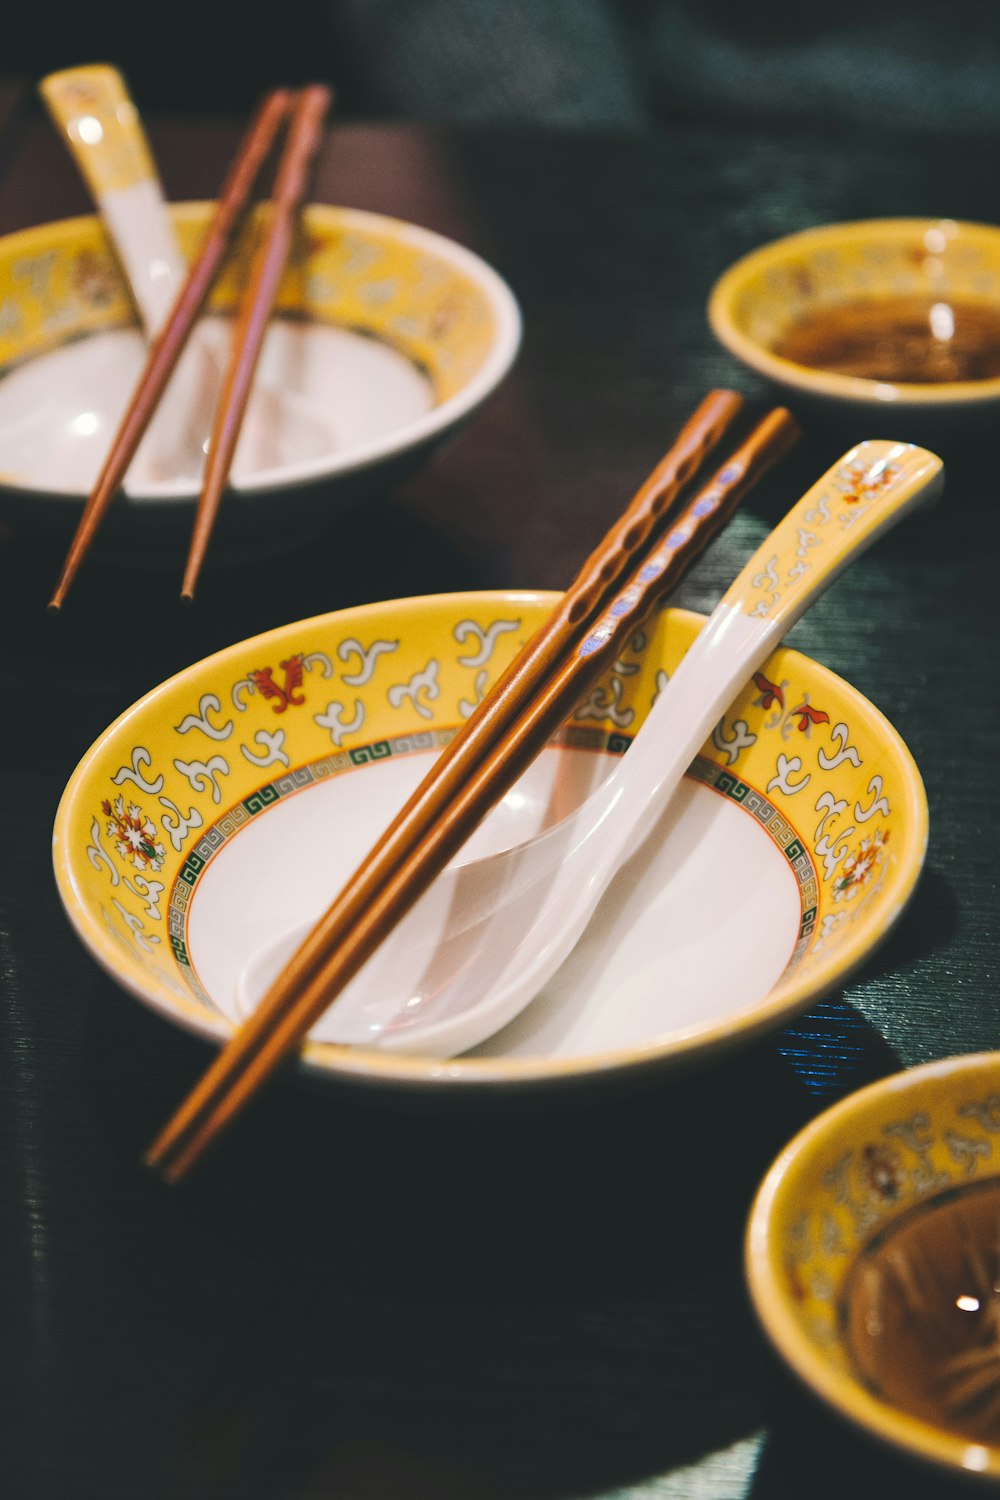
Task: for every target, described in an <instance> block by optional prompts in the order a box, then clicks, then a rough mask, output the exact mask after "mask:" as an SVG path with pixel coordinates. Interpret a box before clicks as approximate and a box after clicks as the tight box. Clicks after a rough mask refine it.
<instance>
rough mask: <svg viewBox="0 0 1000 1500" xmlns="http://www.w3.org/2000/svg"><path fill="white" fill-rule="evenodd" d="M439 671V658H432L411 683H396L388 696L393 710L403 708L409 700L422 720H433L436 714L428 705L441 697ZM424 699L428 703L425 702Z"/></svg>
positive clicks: (414, 676) (412, 678) (413, 677)
mask: <svg viewBox="0 0 1000 1500" xmlns="http://www.w3.org/2000/svg"><path fill="white" fill-rule="evenodd" d="M439 670H440V664H439V663H438V661H437V658H436V657H431V659H430V661H429V662H428V663H427V665H426V667H424V668H423V670H422V671H420V672H414V674H413V676H412V677H411V678H410V680H409V682H397V683H395V684H394V685H393V686H392V687H391V688H390V689H389V691H388V693H387V695H386V696H387V697H388V699H389V702H390V703H391V704H392V706H393V708H401V707H402V706H403V704H404V703H405V702H406V700H407V699H409V700H410V702H411V703H412V704H413V707H414V708H415V709H416V711H417V713H418V714H419V715H420V716H421V718H423V719H432V718H433V717H434V712H433V710H432V709H431V708H430V707H428V704H430V703H433V701H434V700H435V698H439V697H440V696H441V685H440V683H439V682H438V672H439ZM424 699H426V700H427V701H426V702H425V701H424Z"/></svg>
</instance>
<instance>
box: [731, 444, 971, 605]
mask: <svg viewBox="0 0 1000 1500" xmlns="http://www.w3.org/2000/svg"><path fill="white" fill-rule="evenodd" d="M942 478H943V465H942V463H941V460H940V459H939V458H938V457H937V456H936V454H933V453H930V452H928V451H927V449H925V448H918V447H915V446H914V445H913V444H912V443H893V442H887V441H877V440H869V441H867V442H863V443H859V444H858V445H857V447H856V448H852V449H851V450H850V452H848V453H846V454H845V455H844V457H843V458H842V459H841V460H840V462H839V463H837V464H836V465H834V467H833V468H832V469H830V470H829V471H828V472H827V473H826V474H824V476H823V478H822V479H821V480H819V482H818V483H817V484H815V485H813V487H812V489H810V490H808V491H807V493H806V494H805V495H803V497H802V499H801V500H800V501H799V502H798V503H797V504H796V505H794V506H793V507H792V509H791V510H790V511H789V512H788V515H787V516H785V518H784V520H783V521H781V522H779V524H778V525H777V526H776V527H775V529H774V531H772V532H771V534H770V536H769V537H768V539H767V542H766V543H765V545H764V547H763V548H762V549H760V550H759V551H758V552H756V553H755V554H754V556H753V557H752V558H751V559H750V561H749V562H748V563H747V565H746V567H745V568H744V569H743V571H742V572H741V573H740V575H739V577H738V578H737V579H736V580H735V582H734V583H733V584H732V585H731V587H730V588H729V589H728V590H727V592H726V594H725V597H724V599H723V603H724V604H727V605H729V606H730V608H732V609H738V610H740V611H742V612H743V613H744V614H746V615H748V616H749V617H750V618H751V619H759V620H766V621H767V622H768V624H769V625H773V626H774V627H776V629H779V630H780V633H781V634H784V633H785V632H786V631H787V630H789V629H790V627H791V626H792V625H793V624H794V622H795V621H796V620H797V619H798V618H799V616H800V615H801V614H802V613H803V611H804V610H806V609H807V608H808V607H809V605H810V604H811V603H812V601H813V599H814V598H815V597H816V596H817V594H818V593H819V592H820V591H821V590H822V589H824V588H826V587H827V585H828V584H829V583H830V580H831V579H832V578H834V577H836V575H837V574H838V573H839V572H840V571H841V569H842V568H844V567H846V565H847V563H848V562H849V561H850V560H851V559H853V558H854V557H856V556H857V555H858V553H859V551H861V550H863V549H864V548H865V547H867V546H868V545H869V544H870V543H871V542H873V541H874V540H875V538H876V537H877V536H878V535H879V534H880V533H881V532H883V531H885V530H886V529H887V528H888V527H889V526H892V525H894V524H895V522H896V521H897V520H898V519H899V518H900V516H901V515H902V513H903V512H904V511H906V510H907V509H909V508H910V507H911V506H915V505H921V504H925V503H928V502H929V501H931V500H932V499H934V498H935V496H936V494H937V492H938V490H939V488H940V485H941V482H942Z"/></svg>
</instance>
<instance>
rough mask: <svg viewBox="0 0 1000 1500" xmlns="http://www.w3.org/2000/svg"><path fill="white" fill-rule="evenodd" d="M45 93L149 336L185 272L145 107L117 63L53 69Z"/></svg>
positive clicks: (43, 88) (43, 85) (43, 86)
mask: <svg viewBox="0 0 1000 1500" xmlns="http://www.w3.org/2000/svg"><path fill="white" fill-rule="evenodd" d="M38 89H39V93H40V94H41V96H42V98H43V99H44V101H45V104H46V106H47V108H48V110H49V113H50V114H51V116H52V118H53V120H54V121H55V123H56V125H57V126H58V127H59V129H60V130H61V131H62V133H63V135H64V136H65V138H66V142H67V144H68V146H69V149H70V151H71V152H72V154H73V157H74V159H75V161H76V164H77V166H78V167H79V168H80V172H81V173H82V175H83V178H84V180H85V182H86V183H87V186H88V187H89V189H90V192H91V195H92V197H93V198H94V201H95V202H96V203H97V204H98V206H99V207H100V210H101V213H102V215H103V216H104V218H105V219H106V220H107V222H108V225H109V227H110V228H111V230H112V233H113V234H114V237H115V240H116V245H117V249H118V253H119V255H122V254H123V247H125V253H126V254H127V257H128V262H129V263H128V264H127V265H126V267H125V270H126V274H127V275H128V278H129V281H130V283H131V286H132V291H133V294H134V296H135V299H136V302H137V303H138V305H139V311H140V313H141V315H142V320H143V324H144V325H145V329H146V334H147V336H148V337H152V336H153V334H155V333H156V332H157V330H158V329H159V328H160V327H161V325H162V324H163V322H164V320H165V319H166V317H167V315H168V314H169V312H170V308H171V306H172V303H173V299H174V296H175V294H176V292H177V288H178V287H179V285H180V282H181V279H182V278H183V276H184V273H185V269H186V267H185V263H184V259H183V257H182V256H181V253H180V250H179V249H178V246H177V242H176V240H175V239H174V235H173V229H172V227H171V225H170V221H169V219H168V218H167V215H166V211H165V207H164V203H163V190H162V188H161V186H160V179H159V175H158V173H157V170H156V165H155V163H154V160H153V154H152V152H151V150H150V148H149V142H148V141H147V139H146V133H145V131H144V130H143V128H142V121H141V120H140V118H139V112H138V110H137V109H136V107H135V105H134V104H133V102H132V100H131V99H130V98H129V93H128V89H127V87H126V85H125V80H124V79H123V78H122V76H121V74H120V73H119V72H118V71H117V69H115V68H112V67H109V66H106V65H104V64H101V65H95V66H93V67H86V68H67V69H65V70H64V71H63V72H60V73H50V74H49V75H48V77H46V78H43V79H42V81H41V83H40V84H39V86H38Z"/></svg>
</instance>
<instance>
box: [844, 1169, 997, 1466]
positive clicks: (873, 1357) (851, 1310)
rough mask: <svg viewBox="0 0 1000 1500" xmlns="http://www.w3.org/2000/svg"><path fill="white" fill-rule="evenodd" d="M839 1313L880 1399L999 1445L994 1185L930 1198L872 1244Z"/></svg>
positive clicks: (977, 1439)
mask: <svg viewBox="0 0 1000 1500" xmlns="http://www.w3.org/2000/svg"><path fill="white" fill-rule="evenodd" d="M840 1313H841V1324H842V1328H843V1332H844V1336H845V1340H846V1344H847V1348H848V1349H849V1351H850V1354H851V1357H852V1359H853V1360H854V1363H855V1365H856V1367H857V1370H858V1372H859V1374H860V1375H861V1377H862V1379H863V1380H864V1382H865V1384H866V1385H867V1386H868V1387H869V1388H870V1389H871V1390H872V1391H873V1392H874V1393H875V1394H876V1395H879V1396H881V1397H882V1398H883V1399H884V1400H886V1401H889V1402H891V1403H892V1404H893V1405H894V1406H898V1407H900V1408H902V1409H903V1410H905V1411H908V1412H911V1413H912V1414H913V1415H914V1416H917V1417H920V1418H922V1419H923V1420H924V1421H926V1422H930V1423H933V1424H934V1425H935V1426H936V1427H941V1428H946V1429H947V1430H948V1431H950V1432H952V1433H955V1434H956V1435H959V1436H962V1437H965V1438H969V1439H971V1440H972V1441H973V1442H979V1443H995V1442H997V1441H998V1439H1000V1179H997V1178H991V1179H987V1180H986V1181H984V1182H981V1183H970V1184H969V1185H968V1186H967V1187H961V1188H957V1189H955V1190H954V1191H952V1192H947V1193H942V1194H940V1195H938V1196H937V1197H934V1198H931V1199H928V1201H927V1202H926V1203H924V1204H922V1205H921V1206H920V1207H918V1208H916V1209H914V1210H913V1211H912V1212H911V1213H909V1214H906V1215H904V1216H903V1218H902V1219H900V1220H897V1221H896V1223H895V1224H894V1225H892V1226H890V1227H889V1229H887V1230H886V1232H885V1233H884V1234H883V1235H881V1236H878V1237H877V1238H876V1239H875V1240H873V1241H872V1242H871V1243H870V1244H869V1245H868V1246H866V1247H865V1249H864V1251H863V1252H862V1254H861V1255H860V1257H859V1258H858V1262H857V1264H856V1265H855V1267H854V1268H853V1270H852V1272H851V1274H850V1276H849V1277H848V1279H847V1283H846V1285H845V1288H844V1294H843V1300H842V1302H841V1308H840Z"/></svg>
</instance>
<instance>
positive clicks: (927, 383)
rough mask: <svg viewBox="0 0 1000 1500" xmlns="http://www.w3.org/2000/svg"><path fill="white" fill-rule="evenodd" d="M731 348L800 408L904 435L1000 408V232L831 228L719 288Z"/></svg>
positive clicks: (758, 254)
mask: <svg viewBox="0 0 1000 1500" xmlns="http://www.w3.org/2000/svg"><path fill="white" fill-rule="evenodd" d="M708 318H709V323H710V325H711V327H712V330H713V332H714V333H715V335H716V337H717V338H718V339H719V341H720V342H721V343H722V344H723V345H724V346H725V347H726V348H727V349H728V350H729V351H730V353H731V354H733V355H734V356H735V357H736V358H737V359H738V360H740V361H741V362H742V363H743V364H744V365H746V366H748V367H749V368H750V369H751V370H755V371H756V372H757V373H758V374H760V375H763V376H765V377H766V378H767V379H768V380H769V381H771V382H772V383H773V384H774V385H775V386H777V387H779V388H780V389H781V390H782V391H783V392H785V393H786V394H787V395H788V396H789V397H791V398H792V399H793V401H794V400H795V398H802V399H803V400H805V401H807V402H812V403H817V404H820V405H822V406H825V407H829V408H834V409H837V408H839V409H841V410H842V411H844V412H845V413H849V414H850V415H852V416H855V417H857V418H858V419H861V418H862V417H863V418H864V420H865V421H866V422H867V427H866V430H872V422H873V419H877V414H878V413H879V411H880V410H884V411H885V413H886V416H887V417H888V418H889V419H890V420H891V421H892V422H893V423H894V424H895V425H894V427H893V431H894V432H895V431H902V432H903V435H906V434H905V431H904V430H903V429H900V427H899V418H903V419H906V418H911V419H914V420H917V419H921V418H927V417H929V416H931V415H934V414H938V415H944V414H948V415H949V416H955V415H957V414H959V413H962V414H964V415H969V414H972V415H985V413H986V412H987V411H988V410H989V409H990V408H991V407H993V406H995V405H996V404H997V403H998V402H1000V228H995V227H993V226H992V225H988V224H969V223H960V222H958V221H956V220H954V219H866V220H860V221H856V222H853V223H844V224H826V225H821V226H819V227H818V228H815V229H806V230H803V231H801V232H800V233H798V234H792V235H788V236H787V237H785V238H784V239H780V240H775V241H773V242H772V243H771V244H768V245H764V246H763V247H761V248H760V249H758V250H754V251H752V252H751V253H750V254H749V255H746V256H744V257H743V258H742V259H741V260H739V261H737V262H736V263H735V265H733V266H731V267H730V268H729V270H728V271H726V272H725V273H724V274H723V275H722V276H721V277H720V278H719V280H718V281H717V282H716V284H715V286H714V287H713V289H712V292H711V295H710V297H709V302H708Z"/></svg>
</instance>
